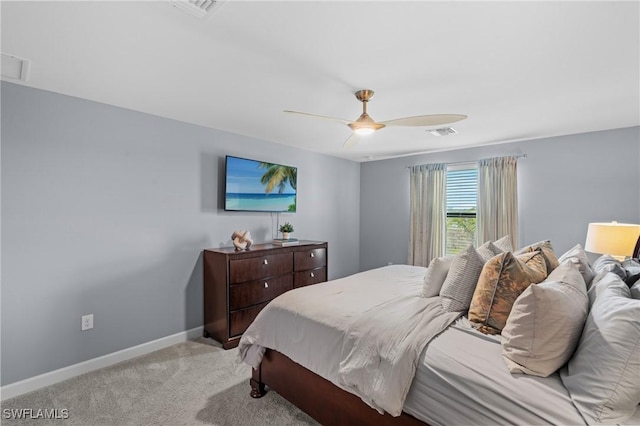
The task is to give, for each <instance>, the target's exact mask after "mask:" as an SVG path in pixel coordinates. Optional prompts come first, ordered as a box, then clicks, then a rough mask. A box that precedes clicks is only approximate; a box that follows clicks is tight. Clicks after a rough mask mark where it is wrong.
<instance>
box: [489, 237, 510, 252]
mask: <svg viewBox="0 0 640 426" xmlns="http://www.w3.org/2000/svg"><path fill="white" fill-rule="evenodd" d="M493 244H494V245H495V246H496V247H498V248H499V249H500V250H502V251H513V244H512V243H511V237H510V236H509V235H505V236H504V237H502V238H500V239H499V240H496V241H494V242H493ZM496 254H500V253H496Z"/></svg>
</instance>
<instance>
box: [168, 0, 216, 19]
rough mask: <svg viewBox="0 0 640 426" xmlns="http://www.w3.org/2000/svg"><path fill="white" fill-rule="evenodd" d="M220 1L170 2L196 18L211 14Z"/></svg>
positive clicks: (182, 0) (193, 0)
mask: <svg viewBox="0 0 640 426" xmlns="http://www.w3.org/2000/svg"><path fill="white" fill-rule="evenodd" d="M220 3H222V1H220V0H171V4H173V5H174V6H176V7H178V8H180V9H182V10H184V11H186V12H189V13H190V14H192V15H195V16H197V17H198V18H204V17H207V16H209V15H211V14H212V13H213V11H214V9H217V8H219V7H220Z"/></svg>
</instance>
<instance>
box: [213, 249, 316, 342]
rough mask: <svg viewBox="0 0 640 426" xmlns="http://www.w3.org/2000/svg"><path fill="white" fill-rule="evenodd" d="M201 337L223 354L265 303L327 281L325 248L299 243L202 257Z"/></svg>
mask: <svg viewBox="0 0 640 426" xmlns="http://www.w3.org/2000/svg"><path fill="white" fill-rule="evenodd" d="M203 258H204V262H203V263H204V337H213V338H214V339H216V340H218V341H219V342H220V343H222V346H223V347H224V348H225V349H230V348H233V347H236V346H237V345H238V342H239V340H240V336H241V335H242V333H243V332H244V331H245V330H246V329H247V327H248V326H249V324H251V322H252V321H253V320H254V319H255V317H256V316H257V315H258V312H260V311H261V310H262V308H264V307H265V306H266V305H267V303H269V301H271V300H272V299H273V298H275V297H276V296H278V295H280V294H282V293H284V292H285V291H288V290H291V289H293V288H297V287H303V286H306V285H311V284H317V283H320V282H324V281H326V280H327V243H326V242H317V241H300V242H299V243H298V244H296V245H291V246H286V247H280V246H276V245H273V244H256V245H253V246H251V249H250V250H246V251H237V250H235V248H233V247H225V248H220V249H209V250H205V251H204V255H203Z"/></svg>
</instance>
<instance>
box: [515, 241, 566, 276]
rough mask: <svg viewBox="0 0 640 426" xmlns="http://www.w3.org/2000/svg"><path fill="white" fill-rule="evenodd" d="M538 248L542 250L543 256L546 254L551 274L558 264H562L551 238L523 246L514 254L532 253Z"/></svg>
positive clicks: (545, 258) (548, 272) (548, 270)
mask: <svg viewBox="0 0 640 426" xmlns="http://www.w3.org/2000/svg"><path fill="white" fill-rule="evenodd" d="M538 249H540V250H541V251H542V256H544V260H545V262H546V264H547V275H549V274H550V273H551V271H553V270H554V269H556V268H557V267H558V265H560V262H559V261H558V256H556V252H555V251H553V246H552V245H551V241H549V240H543V241H538V242H537V243H533V244H531V245H528V246H526V247H523V248H521V249H520V250H518V251H516V252H515V253H514V254H516V255H518V254H523V253H531V252H533V251H536V250H538Z"/></svg>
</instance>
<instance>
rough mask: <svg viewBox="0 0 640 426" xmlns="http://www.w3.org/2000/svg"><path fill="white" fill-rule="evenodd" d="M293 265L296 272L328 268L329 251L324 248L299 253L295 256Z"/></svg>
mask: <svg viewBox="0 0 640 426" xmlns="http://www.w3.org/2000/svg"><path fill="white" fill-rule="evenodd" d="M293 264H294V270H296V271H304V270H305V269H314V268H319V267H321V266H327V251H326V250H325V249H324V248H317V249H310V250H304V251H297V252H295V253H294V254H293Z"/></svg>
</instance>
